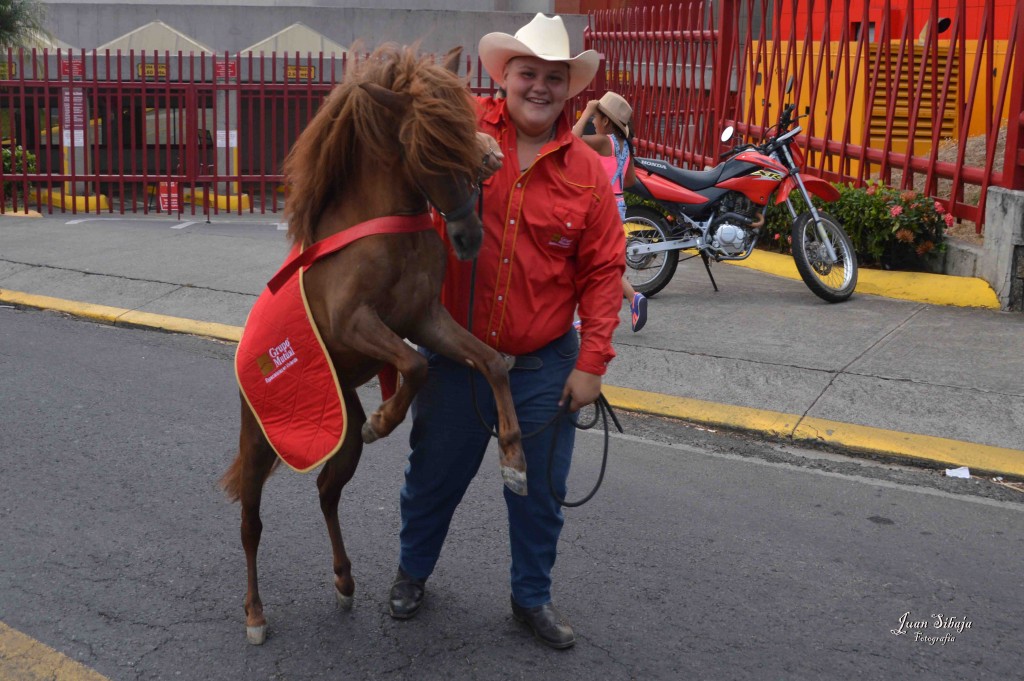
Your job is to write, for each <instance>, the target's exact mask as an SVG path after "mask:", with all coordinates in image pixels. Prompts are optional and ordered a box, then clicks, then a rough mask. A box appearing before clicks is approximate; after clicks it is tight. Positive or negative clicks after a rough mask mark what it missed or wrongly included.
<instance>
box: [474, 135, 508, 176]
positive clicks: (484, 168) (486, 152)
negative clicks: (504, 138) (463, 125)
mask: <svg viewBox="0 0 1024 681" xmlns="http://www.w3.org/2000/svg"><path fill="white" fill-rule="evenodd" d="M476 142H477V146H478V147H480V156H481V157H482V158H483V162H482V163H481V164H480V179H481V180H486V179H487V178H488V177H490V176H491V175H493V174H494V173H496V172H498V170H500V169H501V165H502V161H503V160H504V159H505V154H503V153H501V148H500V147H498V142H497V141H496V140H495V139H494V138H493V137H491V136H490V135H488V134H487V133H486V132H478V133H477V134H476Z"/></svg>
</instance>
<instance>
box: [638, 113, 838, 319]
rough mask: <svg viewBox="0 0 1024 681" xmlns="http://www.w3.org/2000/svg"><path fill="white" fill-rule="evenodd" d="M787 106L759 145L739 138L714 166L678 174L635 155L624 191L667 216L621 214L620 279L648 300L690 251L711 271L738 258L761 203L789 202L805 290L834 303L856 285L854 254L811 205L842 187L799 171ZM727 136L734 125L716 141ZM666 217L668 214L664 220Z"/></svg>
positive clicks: (750, 245)
mask: <svg viewBox="0 0 1024 681" xmlns="http://www.w3.org/2000/svg"><path fill="white" fill-rule="evenodd" d="M795 109H796V105H794V104H789V105H787V106H786V107H785V108H784V109H783V111H782V115H781V116H780V117H779V121H778V123H776V124H775V125H774V126H772V128H769V135H768V137H767V139H765V141H764V142H763V143H761V144H752V143H747V144H741V145H739V146H736V147H734V148H733V149H731V150H729V151H726V152H725V153H724V154H722V159H723V161H722V163H720V164H719V165H717V166H715V167H714V168H712V169H710V170H702V171H694V170H683V169H681V168H677V167H675V166H673V165H670V164H668V163H666V162H664V161H659V160H656V159H651V158H635V159H634V166H635V171H636V173H635V174H636V184H635V185H634V186H632V187H630V188H629V189H628V190H627V191H629V192H631V193H633V194H635V195H637V196H639V197H641V198H643V199H648V200H651V201H654V202H655V203H657V204H658V205H659V206H661V207H662V208H663V210H664V214H663V213H661V212H659V211H657V210H653V209H651V208H649V207H647V206H639V205H635V206H629V207H628V208H627V210H626V224H625V229H626V278H627V279H628V280H629V282H630V283H631V284H632V285H633V287H634V288H635V289H636V290H637V291H639V292H641V293H643V294H644V295H646V296H648V297H650V296H653V295H654V294H656V293H658V292H659V291H661V290H662V289H663V288H665V286H666V285H667V284H668V283H669V281H671V279H672V276H673V275H674V274H675V271H676V267H677V266H678V264H679V252H680V251H684V250H696V252H697V253H696V254H695V255H692V256H690V257H696V255H700V257H701V259H702V260H703V262H704V268H705V269H706V270H707V273H708V276H709V277H710V278H711V284H712V286H714V289H715V291H717V290H718V285H717V283H715V278H714V276H713V275H712V274H711V267H710V263H711V261H712V260H714V261H715V262H720V261H723V260H744V259H746V258H748V257H750V254H751V253H752V252H753V250H754V247H755V246H756V245H757V241H758V239H759V238H760V237H761V236H762V234H763V232H762V228H763V227H764V222H765V218H764V214H763V213H762V212H761V211H760V210H759V209H760V208H762V207H764V206H766V205H767V204H768V201H769V200H770V198H771V197H772V195H773V194H774V196H775V203H776V204H779V203H782V202H785V203H786V206H787V207H788V208H789V213H790V216H791V217H792V250H793V259H794V260H795V261H796V268H797V270H798V271H799V272H800V277H801V278H802V279H803V281H804V283H805V284H807V287H808V288H810V289H811V291H813V292H814V293H815V294H816V295H818V296H819V297H820V298H822V299H824V300H826V301H828V302H830V303H839V302H842V301H844V300H846V299H848V298H849V297H850V296H851V295H852V294H853V290H854V289H855V288H856V286H857V256H856V254H855V253H854V250H853V243H852V242H851V241H850V238H849V237H848V236H847V235H846V232H845V231H844V230H843V226H842V225H841V224H840V223H839V221H838V220H836V219H835V218H834V217H832V216H831V215H829V214H828V213H825V212H822V211H819V210H818V209H817V208H816V207H815V206H814V204H813V203H811V197H810V195H811V194H814V195H815V196H819V197H821V198H822V199H824V200H825V201H835V200H836V199H838V198H839V192H838V191H837V190H836V188H835V187H833V186H832V185H831V184H829V183H828V182H826V181H825V180H822V179H820V178H817V177H813V176H807V177H804V176H802V175H801V173H800V168H801V166H802V165H803V162H804V158H803V154H802V152H801V151H800V149H799V148H798V147H796V146H794V145H793V140H794V139H795V138H796V136H797V135H798V134H800V132H801V130H802V128H801V127H800V126H799V125H796V123H797V122H798V119H799V116H797V117H793V116H792V114H793V111H794V110H795ZM732 137H733V128H732V126H729V127H727V128H726V129H725V130H724V131H723V134H722V137H721V139H722V142H729V141H730V140H731V139H732ZM794 190H796V192H797V193H798V194H799V195H800V196H801V197H802V198H803V200H804V203H805V204H806V205H807V207H808V208H807V210H806V211H804V212H802V213H800V214H797V212H796V209H795V208H794V206H793V203H792V201H791V200H790V196H791V194H792V193H793V191H794ZM666 215H667V216H668V218H667V219H666Z"/></svg>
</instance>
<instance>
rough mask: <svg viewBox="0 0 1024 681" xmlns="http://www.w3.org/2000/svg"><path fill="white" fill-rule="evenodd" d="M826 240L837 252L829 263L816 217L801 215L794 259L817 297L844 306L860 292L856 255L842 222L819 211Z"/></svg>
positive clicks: (795, 231)
mask: <svg viewBox="0 0 1024 681" xmlns="http://www.w3.org/2000/svg"><path fill="white" fill-rule="evenodd" d="M818 216H819V217H820V218H821V226H822V228H823V229H824V230H825V236H826V238H827V239H828V240H829V243H831V244H832V248H833V250H835V252H836V262H834V263H830V262H829V259H828V252H827V251H826V249H825V245H824V243H823V242H822V241H821V239H820V238H819V236H818V230H817V229H815V225H814V216H813V215H811V213H810V212H806V213H801V214H800V215H799V216H797V218H796V220H794V221H793V259H794V260H795V261H796V269H797V271H799V272H800V277H801V278H802V279H803V280H804V283H805V284H807V288H809V289H811V291H813V292H814V294H815V295H816V296H818V297H819V298H821V299H822V300H825V301H828V302H830V303H841V302H843V301H844V300H846V299H848V298H849V297H850V296H851V295H853V290H854V289H855V288H857V254H856V253H854V251H853V242H851V241H850V237H848V236H847V235H846V232H845V231H843V226H842V225H841V224H839V221H838V220H836V219H835V218H834V217H832V216H831V215H829V214H828V213H822V212H821V211H818Z"/></svg>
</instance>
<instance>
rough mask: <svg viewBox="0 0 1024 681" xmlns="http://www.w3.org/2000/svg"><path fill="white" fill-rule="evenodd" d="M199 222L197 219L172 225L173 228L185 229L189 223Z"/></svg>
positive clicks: (195, 223)
mask: <svg viewBox="0 0 1024 681" xmlns="http://www.w3.org/2000/svg"><path fill="white" fill-rule="evenodd" d="M198 224H199V223H198V222H197V221H195V220H193V221H192V222H182V223H181V224H180V225H172V226H171V229H185V228H186V227H188V226H189V225H198Z"/></svg>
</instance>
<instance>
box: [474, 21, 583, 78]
mask: <svg viewBox="0 0 1024 681" xmlns="http://www.w3.org/2000/svg"><path fill="white" fill-rule="evenodd" d="M478 53H479V54H480V61H481V62H483V65H484V68H485V69H487V73H489V74H490V76H491V79H492V80H494V82H495V83H497V84H498V85H500V86H502V87H504V86H505V76H504V73H505V64H507V63H508V60H509V59H512V58H513V57H537V58H538V59H543V60H545V61H560V62H565V63H566V64H568V65H569V95H568V96H569V97H575V96H576V95H578V94H579V93H581V92H583V90H584V89H585V88H586V87H587V86H588V85H590V81H592V80H593V79H594V74H596V73H597V67H598V66H599V65H600V63H601V57H600V56H599V55H598V53H597V52H595V51H594V50H585V51H583V52H581V53H579V54H578V55H576V56H575V57H572V56H570V55H569V34H568V32H566V30H565V24H563V23H562V17H560V16H553V17H546V16H544V15H543V14H541V13H539V12H538V13H537V16H535V17H534V18H533V20H532V21H531V22H530V23H528V24H527V25H526V26H523V27H522V28H521V29H519V30H518V31H516V34H515V36H511V35H509V34H508V33H488V34H487V35H485V36H484V37H483V38H480V46H479V48H478Z"/></svg>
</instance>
